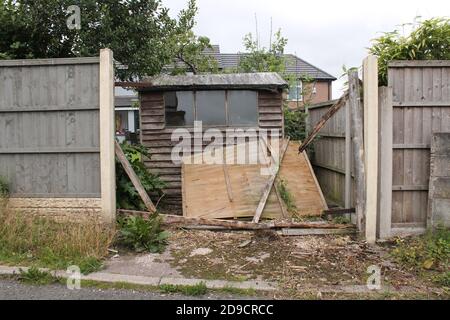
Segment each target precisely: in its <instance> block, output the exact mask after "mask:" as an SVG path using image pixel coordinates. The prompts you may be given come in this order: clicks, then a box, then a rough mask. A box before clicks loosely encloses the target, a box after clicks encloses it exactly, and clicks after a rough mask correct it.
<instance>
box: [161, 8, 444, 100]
mask: <svg viewBox="0 0 450 320" xmlns="http://www.w3.org/2000/svg"><path fill="white" fill-rule="evenodd" d="M162 3H163V5H164V6H166V7H168V8H170V10H171V14H172V15H173V16H176V15H177V14H178V11H179V10H180V9H182V8H183V7H185V6H186V3H187V0H162ZM197 6H198V7H199V13H198V15H197V26H196V28H195V32H196V33H197V34H198V35H203V36H207V37H209V38H210V39H211V43H212V44H219V45H220V47H221V51H222V52H224V53H234V52H238V51H243V46H242V38H243V37H244V35H245V34H246V33H248V32H253V33H255V29H256V26H255V13H256V15H257V18H258V30H259V34H260V42H261V44H262V45H264V46H268V45H269V35H270V19H271V18H272V19H273V30H274V31H275V30H277V29H278V28H281V31H282V34H283V36H285V37H286V38H288V44H287V48H286V53H296V54H297V55H298V56H299V57H301V58H302V59H305V60H306V61H308V62H310V63H312V64H313V65H315V66H317V67H319V68H321V69H323V70H325V71H326V72H328V73H330V74H332V75H334V76H335V77H337V78H339V76H340V74H341V73H342V72H341V71H342V65H343V64H345V65H346V66H347V67H352V66H359V65H361V61H362V59H363V58H364V56H365V55H366V54H367V49H366V48H367V47H369V46H370V40H371V39H373V38H375V37H377V36H378V35H379V32H382V31H392V30H393V29H394V28H395V27H396V26H398V25H400V24H403V23H409V22H412V21H413V20H414V17H416V16H418V15H420V16H422V17H423V18H429V17H434V16H447V17H448V16H450V0H447V1H446V0H372V1H365V0H359V1H358V0H334V1H333V0H316V1H314V0H309V1H303V0H197ZM341 88H342V81H339V80H338V81H335V82H334V83H333V98H338V97H339V95H340V94H341Z"/></svg>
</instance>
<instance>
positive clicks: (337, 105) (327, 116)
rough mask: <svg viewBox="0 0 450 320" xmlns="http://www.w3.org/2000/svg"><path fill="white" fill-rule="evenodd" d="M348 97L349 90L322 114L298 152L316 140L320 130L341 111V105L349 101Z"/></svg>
mask: <svg viewBox="0 0 450 320" xmlns="http://www.w3.org/2000/svg"><path fill="white" fill-rule="evenodd" d="M347 98H348V92H347V91H346V92H345V93H344V94H343V95H342V96H341V97H340V98H339V100H338V101H337V102H336V103H335V104H333V105H332V106H331V107H330V108H329V109H328V110H327V112H326V113H325V114H324V115H323V116H322V118H321V119H320V121H319V122H317V124H316V125H315V126H314V128H313V129H312V131H311V133H310V134H309V135H308V137H307V138H306V139H305V141H303V143H302V144H301V145H300V147H299V149H298V152H299V153H302V152H303V151H305V150H306V148H307V147H308V146H309V144H310V143H311V142H312V141H313V140H314V138H315V137H316V136H317V134H318V133H319V131H320V130H321V129H322V128H323V127H324V126H325V124H326V123H327V121H328V120H329V119H330V118H331V117H332V116H333V115H334V114H335V113H336V112H338V111H339V109H340V108H341V107H343V106H344V105H345V103H346V101H347Z"/></svg>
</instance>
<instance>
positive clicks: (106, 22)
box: [0, 0, 205, 78]
mask: <svg viewBox="0 0 450 320" xmlns="http://www.w3.org/2000/svg"><path fill="white" fill-rule="evenodd" d="M73 4H76V5H78V6H79V7H80V10H81V29H79V30H77V29H73V30H70V29H69V28H68V27H67V18H68V16H69V14H68V13H67V11H66V10H67V8H68V7H69V6H70V5H73ZM196 13H197V7H196V4H195V0H189V2H188V6H187V8H186V9H185V10H182V11H181V12H180V14H179V16H178V18H177V19H173V18H171V17H170V16H169V10H168V9H167V8H165V7H163V6H162V4H161V1H160V0H123V1H115V0H99V1H95V0H78V1H74V0H17V1H13V0H3V1H2V2H1V3H0V58H3V59H24V58H60V57H78V56H95V55H98V52H99V50H100V49H101V48H104V47H108V48H110V49H112V50H113V51H114V58H115V59H116V60H117V61H119V62H121V63H122V64H124V65H126V66H127V68H126V69H124V68H122V69H119V70H118V72H119V74H118V75H119V76H120V77H121V78H132V77H135V76H143V75H149V76H150V75H154V74H158V73H159V72H160V71H161V70H162V68H163V67H164V66H165V65H167V64H168V63H171V62H172V61H173V58H174V57H176V56H177V54H178V52H180V49H179V47H178V46H177V44H178V43H179V42H178V41H176V40H175V39H192V36H193V33H192V28H193V26H194V25H195V15H196ZM204 43H205V41H204V40H203V39H202V41H201V42H200V41H199V43H197V46H200V47H201V46H203V45H204ZM192 47H193V48H194V49H195V50H194V49H192ZM196 50H197V49H196V47H195V45H192V44H191V47H189V52H190V54H189V57H190V59H193V58H192V57H193V56H195V54H196V53H197V52H198V51H196Z"/></svg>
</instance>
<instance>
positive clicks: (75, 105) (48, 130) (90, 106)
mask: <svg viewBox="0 0 450 320" xmlns="http://www.w3.org/2000/svg"><path fill="white" fill-rule="evenodd" d="M0 81H1V83H2V85H1V86H0V175H1V176H4V177H6V178H7V179H8V181H9V182H10V184H11V193H12V196H13V197H16V198H17V197H21V198H33V197H36V198H100V196H101V195H100V193H101V190H100V128H99V121H100V119H99V59H98V58H79V59H45V60H20V61H19V60H17V61H13V60H12V61H0Z"/></svg>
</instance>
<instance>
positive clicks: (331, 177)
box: [307, 100, 354, 207]
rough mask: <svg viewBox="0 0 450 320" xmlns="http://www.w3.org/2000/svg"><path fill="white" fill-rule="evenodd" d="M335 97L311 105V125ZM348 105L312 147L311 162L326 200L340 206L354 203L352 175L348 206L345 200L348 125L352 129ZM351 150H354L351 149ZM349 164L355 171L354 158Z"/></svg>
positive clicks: (330, 104)
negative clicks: (348, 124) (348, 118)
mask: <svg viewBox="0 0 450 320" xmlns="http://www.w3.org/2000/svg"><path fill="white" fill-rule="evenodd" d="M336 101H337V100H332V101H328V102H325V103H320V104H315V105H312V106H309V107H308V111H307V112H308V120H307V121H308V127H309V128H311V127H313V126H314V125H315V124H316V123H317V122H318V121H319V120H320V119H321V117H322V116H323V115H324V114H325V113H326V112H327V110H328V109H329V108H330V107H331V106H332V105H333V104H334V103H335V102H336ZM347 108H348V102H347V103H346V104H345V106H343V107H342V108H341V109H340V110H339V111H338V112H337V113H336V114H335V115H334V116H333V117H332V118H330V119H329V120H328V122H327V123H326V124H325V126H324V127H323V128H322V129H321V130H320V133H319V135H318V137H317V138H316V139H315V140H314V142H313V144H312V149H311V151H310V158H311V164H312V165H313V167H314V171H315V173H316V176H317V179H318V181H319V183H320V186H321V188H322V191H323V193H324V195H325V197H326V199H327V201H328V202H329V203H330V204H334V205H338V206H340V207H353V206H354V183H353V179H352V183H351V190H350V192H349V197H350V202H349V204H348V203H347V206H346V203H345V202H346V201H345V200H346V199H345V175H346V165H345V164H346V129H347V130H351V127H350V126H349V127H347V128H346V119H347V116H348V114H347V113H346V112H347ZM350 137H351V136H350ZM348 152H349V154H351V150H348ZM350 168H351V173H352V174H353V164H352V161H351V165H350Z"/></svg>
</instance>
